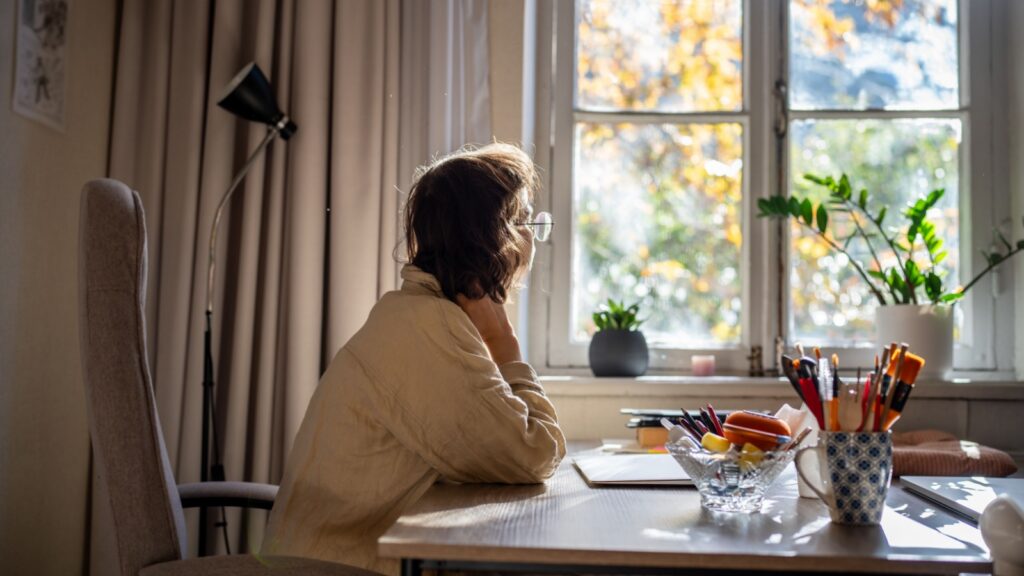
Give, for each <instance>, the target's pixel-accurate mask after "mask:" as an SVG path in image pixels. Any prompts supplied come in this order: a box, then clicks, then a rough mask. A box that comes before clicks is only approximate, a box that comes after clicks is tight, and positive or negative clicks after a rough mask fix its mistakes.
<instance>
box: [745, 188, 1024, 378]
mask: <svg viewBox="0 0 1024 576" xmlns="http://www.w3.org/2000/svg"><path fill="white" fill-rule="evenodd" d="M804 178H805V179H806V180H807V181H809V182H811V183H813V184H816V185H819V186H824V187H825V188H827V189H828V199H827V201H826V202H824V203H822V204H818V205H817V206H815V205H814V204H813V203H812V202H811V200H810V199H808V198H800V197H798V196H796V195H791V196H789V197H786V196H782V195H777V196H773V197H770V198H762V199H760V200H758V203H757V205H758V209H759V214H758V217H766V218H794V219H795V220H796V221H797V222H798V223H799V224H800V225H801V226H802V227H804V228H806V229H808V230H810V231H811V232H813V233H814V234H815V235H817V236H818V237H819V238H821V239H822V240H823V241H824V242H825V243H826V244H827V245H828V246H829V247H830V248H831V249H832V250H835V251H837V252H840V253H842V254H844V255H845V256H846V257H847V258H848V259H849V261H850V265H851V266H853V267H854V269H855V270H856V272H857V274H858V275H859V276H860V277H861V279H862V280H863V281H864V282H865V283H866V284H867V286H868V289H869V290H870V291H871V294H872V296H873V297H874V298H875V299H876V300H877V301H878V303H879V305H881V306H883V307H884V308H882V309H879V311H878V312H877V313H876V320H875V326H876V330H877V338H878V343H879V345H880V346H884V345H887V344H888V343H889V342H893V341H896V342H908V343H910V344H911V345H912V346H913V347H914V349H915V352H916V353H918V354H920V355H921V356H923V357H925V358H926V359H927V360H928V362H927V363H926V364H925V368H926V371H924V372H923V374H925V375H930V376H943V375H945V374H946V373H947V372H948V371H949V370H950V369H952V365H953V314H952V305H954V304H955V303H956V301H957V300H959V299H960V298H962V297H963V296H964V294H966V293H967V291H968V290H970V289H971V287H972V286H974V285H975V284H976V283H977V282H978V281H979V280H980V279H981V278H982V277H984V276H985V275H986V274H988V273H989V272H991V271H992V270H993V269H994V268H995V267H996V266H999V265H1000V264H1002V263H1003V262H1005V261H1007V260H1008V259H1010V258H1012V257H1013V256H1014V255H1016V254H1017V253H1018V252H1021V251H1022V250H1024V240H1021V241H1019V242H1017V244H1016V245H1013V244H1011V243H1010V241H1009V240H1007V239H1006V237H1005V236H1003V234H1002V233H1000V232H999V230H995V231H994V232H995V235H996V237H997V238H998V239H999V241H1000V243H1001V244H1002V246H1001V247H1000V248H999V249H998V250H993V251H992V252H985V251H982V255H983V256H984V257H985V261H986V263H987V265H986V267H985V268H984V269H983V270H982V271H981V272H979V273H978V274H977V275H976V276H975V277H974V278H972V279H971V281H970V282H968V283H967V284H966V285H965V286H962V287H956V288H953V289H950V288H948V287H947V284H946V280H947V275H948V273H949V271H948V269H946V268H944V267H943V266H942V262H943V260H944V259H945V258H946V254H947V253H946V251H945V250H944V249H943V241H942V239H941V238H939V237H938V235H937V234H936V233H935V225H934V224H933V223H932V222H930V221H929V220H928V210H930V209H931V208H932V207H933V206H935V205H936V203H937V202H938V201H939V200H940V199H941V198H942V196H943V194H944V193H945V190H943V189H937V190H932V191H931V192H929V193H928V194H927V195H925V196H924V197H922V198H918V199H917V200H915V201H914V202H912V203H911V204H909V205H908V206H907V207H906V208H905V209H904V210H903V212H902V216H903V218H904V219H905V223H906V228H905V229H902V228H901V229H893V228H890V227H889V226H886V224H885V219H886V215H887V214H888V207H886V206H882V207H880V208H877V209H876V208H874V207H872V206H870V201H871V196H870V194H869V192H868V191H867V190H864V189H861V190H860V191H859V192H857V193H856V194H855V193H854V189H853V186H852V185H851V184H850V179H849V178H848V177H847V175H846V174H843V175H842V176H841V177H840V178H839V179H838V180H836V179H835V178H833V177H831V176H826V177H821V176H815V175H813V174H805V175H804ZM826 205H827V207H826ZM837 214H838V215H841V216H842V217H843V218H845V219H846V220H847V221H848V222H849V223H850V224H852V226H851V227H850V228H849V231H848V232H846V233H845V234H843V235H839V234H837V233H835V231H834V227H832V226H830V224H832V223H833V221H830V218H831V217H832V216H834V215H837ZM838 217H840V216H836V218H838ZM854 240H859V241H861V242H864V243H865V245H866V247H867V250H868V254H870V261H869V262H867V263H862V262H858V261H857V260H856V259H855V258H853V257H852V256H851V255H850V253H849V251H848V248H849V246H850V244H851V242H853V241H854ZM878 244H884V245H885V247H887V248H888V249H889V250H890V251H891V252H892V254H893V255H895V263H894V264H891V265H889V266H885V265H883V263H882V260H881V258H880V257H879V250H878V248H879V246H878Z"/></svg>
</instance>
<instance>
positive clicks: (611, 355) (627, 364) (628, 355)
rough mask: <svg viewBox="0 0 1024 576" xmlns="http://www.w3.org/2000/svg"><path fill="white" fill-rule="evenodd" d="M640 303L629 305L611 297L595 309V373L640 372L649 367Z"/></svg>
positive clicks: (592, 358) (592, 365) (592, 356)
mask: <svg viewBox="0 0 1024 576" xmlns="http://www.w3.org/2000/svg"><path fill="white" fill-rule="evenodd" d="M639 311H640V304H639V303H637V304H632V305H629V306H626V304H625V302H616V301H615V300H612V299H611V298H609V299H608V302H607V304H603V305H602V307H601V309H599V310H598V311H596V312H594V314H593V319H594V325H595V326H596V327H597V332H595V333H594V336H593V338H592V339H591V340H590V350H589V352H590V369H591V370H592V371H593V372H594V376H640V375H642V374H643V373H644V372H646V371H647V361H648V355H647V340H646V339H645V338H644V333H643V332H640V331H639V330H638V329H639V328H640V324H642V323H643V320H640V319H638V318H637V316H636V315H637V313H638V312H639Z"/></svg>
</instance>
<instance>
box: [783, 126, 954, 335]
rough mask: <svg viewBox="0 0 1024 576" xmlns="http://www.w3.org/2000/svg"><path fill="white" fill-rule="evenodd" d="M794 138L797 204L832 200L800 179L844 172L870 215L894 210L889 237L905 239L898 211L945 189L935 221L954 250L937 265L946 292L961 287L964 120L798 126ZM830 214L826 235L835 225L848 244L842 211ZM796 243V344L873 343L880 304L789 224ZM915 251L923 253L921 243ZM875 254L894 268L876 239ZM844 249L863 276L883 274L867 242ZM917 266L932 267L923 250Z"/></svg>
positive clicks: (824, 249) (841, 260) (837, 260)
mask: <svg viewBox="0 0 1024 576" xmlns="http://www.w3.org/2000/svg"><path fill="white" fill-rule="evenodd" d="M790 134H791V142H792V147H791V148H790V158H791V172H790V173H791V174H792V175H793V177H792V181H793V183H792V186H793V189H794V192H796V193H798V194H799V195H800V196H805V195H808V192H810V195H811V198H812V201H813V202H814V203H815V205H817V203H818V202H820V201H822V200H825V199H826V198H827V192H826V191H825V189H824V188H823V187H820V186H813V185H810V186H808V183H806V182H804V180H803V174H806V173H811V174H816V175H819V176H833V177H835V178H838V177H839V175H840V174H841V173H842V172H844V171H845V172H846V173H847V174H848V175H849V177H850V180H851V184H852V186H853V189H854V191H855V197H856V194H859V191H860V189H861V188H865V189H867V190H868V192H869V193H870V200H869V202H868V205H869V208H870V207H875V208H874V211H876V212H877V209H878V208H877V207H880V206H888V213H887V216H886V218H885V220H884V224H885V226H886V229H887V231H889V233H890V234H895V233H897V232H896V231H897V229H898V231H899V232H898V233H899V234H903V235H905V233H906V230H907V226H906V219H905V218H904V217H903V215H902V212H903V209H904V207H905V206H906V205H907V203H908V202H910V201H912V200H916V199H917V198H919V197H921V196H923V195H925V194H927V193H928V192H929V191H931V190H933V189H936V188H945V190H946V193H945V196H943V198H942V200H940V201H939V204H938V205H937V206H936V207H935V208H933V209H932V210H931V212H929V220H931V221H932V222H933V223H934V224H935V226H936V233H937V234H938V235H939V237H940V238H942V239H943V241H944V242H945V245H944V248H945V249H946V251H947V252H948V256H947V257H946V260H945V261H944V262H942V264H941V267H942V268H945V269H946V270H947V273H946V276H945V278H944V285H945V287H946V288H947V289H951V288H955V287H956V286H958V285H959V281H958V280H957V278H958V277H957V262H958V260H959V248H960V245H959V241H958V231H959V220H960V215H959V210H958V206H959V169H958V166H959V164H958V155H959V148H960V142H961V126H960V121H959V120H947V119H914V120H806V121H799V122H793V124H792V126H791V130H790ZM830 215H831V218H830V222H831V223H830V224H829V227H830V229H832V227H833V226H836V227H837V228H835V229H832V232H833V233H837V234H838V235H839V236H840V237H845V236H846V235H847V234H848V233H849V232H850V231H851V230H852V228H851V226H852V224H850V223H849V220H848V219H847V218H846V217H845V215H844V214H842V213H839V212H835V211H833V212H831V213H830ZM864 224H865V225H866V226H870V224H869V223H867V222H866V221H865V222H864ZM872 231H874V230H872ZM904 237H905V236H904ZM790 240H791V255H792V258H791V269H790V276H789V281H790V307H791V308H790V309H791V314H790V318H791V322H792V324H791V333H792V334H793V338H794V339H795V340H799V341H803V342H816V343H827V344H850V343H856V342H861V343H873V341H874V337H875V336H874V311H875V308H876V306H877V301H876V300H875V299H874V298H873V297H872V295H871V292H870V291H869V290H868V288H867V286H866V285H865V283H864V281H863V280H862V279H861V278H860V276H859V275H858V274H857V272H856V271H855V270H854V268H853V267H852V266H850V265H849V261H848V260H847V259H846V258H845V257H844V256H842V255H837V254H836V253H834V252H832V251H831V250H829V249H828V246H827V245H826V244H825V243H824V242H823V241H822V240H820V239H819V238H817V237H816V236H815V235H814V234H813V233H811V232H808V231H806V229H804V228H802V227H800V226H799V225H798V224H796V223H795V222H791V236H790ZM917 244H918V247H919V248H923V247H921V241H920V240H918V242H917ZM875 246H876V248H878V249H879V250H878V252H879V254H878V255H879V258H880V259H881V261H882V264H883V266H884V267H889V266H891V265H893V264H894V263H895V257H894V255H893V253H892V251H891V250H888V249H887V248H886V249H883V246H884V242H880V241H876V243H875ZM848 250H849V252H850V253H851V255H852V256H853V257H854V259H855V260H857V261H858V262H861V263H863V264H865V265H867V266H866V268H868V269H877V266H874V265H870V263H871V262H872V260H871V255H870V253H869V252H868V251H867V248H866V247H865V245H864V243H863V242H862V241H861V240H859V239H858V240H854V241H853V242H852V243H851V244H850V246H849V249H848ZM914 260H915V262H917V263H919V264H921V265H922V267H927V265H928V262H929V258H928V256H927V253H926V252H924V251H923V249H922V250H921V251H920V252H919V253H918V254H917V255H916V256H915V258H914ZM876 282H877V281H876ZM879 285H880V286H881V284H879ZM921 293H922V294H923V290H922V291H921ZM919 298H920V295H919Z"/></svg>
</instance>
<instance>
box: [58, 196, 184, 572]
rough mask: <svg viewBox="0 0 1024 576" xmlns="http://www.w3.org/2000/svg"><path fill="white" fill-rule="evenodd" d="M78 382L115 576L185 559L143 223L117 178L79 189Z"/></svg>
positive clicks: (139, 205) (135, 200) (138, 205)
mask: <svg viewBox="0 0 1024 576" xmlns="http://www.w3.org/2000/svg"><path fill="white" fill-rule="evenodd" d="M79 226H80V229H79V236H80V240H79V287H78V290H79V323H80V346H81V357H82V374H83V379H84V383H85V389H86V395H87V398H88V410H89V427H90V433H91V436H92V447H93V454H94V457H95V463H96V466H97V467H98V472H99V474H101V475H102V476H103V477H105V480H106V483H107V486H108V488H109V490H108V494H109V495H110V508H111V510H112V512H113V520H114V526H115V532H116V535H115V536H116V543H117V553H118V565H119V567H120V573H121V574H124V575H129V574H130V575H132V576H134V575H135V574H137V573H138V571H139V570H140V569H141V568H143V567H145V566H149V565H151V564H155V563H158V562H163V561H169V560H176V559H180V558H183V557H184V554H185V552H184V546H185V543H186V538H185V522H184V515H183V514H182V508H181V500H180V498H179V497H178V493H177V487H176V484H175V482H174V478H173V475H172V474H171V467H170V463H169V461H168V459H167V449H166V448H165V446H164V440H163V434H162V433H161V430H160V421H159V419H158V417H157V412H156V404H155V402H154V397H153V385H152V382H151V380H150V374H149V365H148V362H147V359H146V358H147V356H146V323H145V309H146V258H147V257H146V219H145V215H144V214H143V211H142V202H141V201H140V200H139V195H138V194H137V193H136V192H135V191H134V190H131V189H130V188H128V187H127V186H125V185H124V184H122V183H121V182H118V181H116V180H109V179H103V180H93V181H91V182H89V183H88V184H86V185H85V187H84V188H83V189H82V204H81V213H80V217H79Z"/></svg>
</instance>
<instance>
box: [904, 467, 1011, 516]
mask: <svg viewBox="0 0 1024 576" xmlns="http://www.w3.org/2000/svg"><path fill="white" fill-rule="evenodd" d="M900 484H901V485H902V486H903V488H904V489H905V490H907V491H908V492H910V493H912V494H914V495H915V496H919V497H921V498H924V499H926V500H929V501H931V502H934V503H936V504H938V505H940V506H942V507H944V508H947V509H949V510H952V511H953V512H956V513H958V514H960V515H961V516H965V517H967V518H970V519H971V520H974V521H975V522H977V521H978V517H980V516H981V513H982V511H983V510H985V507H986V506H988V505H989V503H990V502H992V501H993V500H995V498H996V496H998V495H1000V494H1008V495H1009V496H1010V497H1011V498H1013V499H1014V500H1016V501H1017V502H1019V503H1021V504H1024V478H984V477H981V476H903V477H901V478H900Z"/></svg>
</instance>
